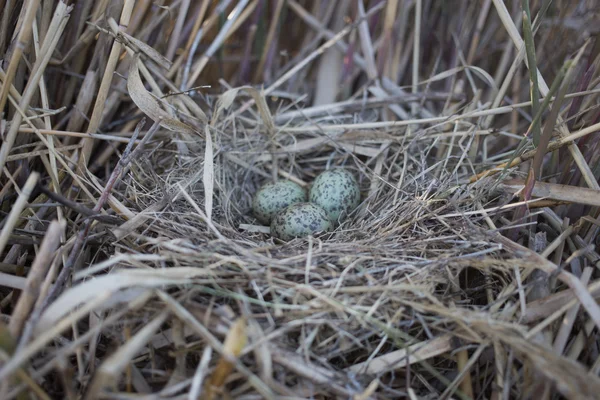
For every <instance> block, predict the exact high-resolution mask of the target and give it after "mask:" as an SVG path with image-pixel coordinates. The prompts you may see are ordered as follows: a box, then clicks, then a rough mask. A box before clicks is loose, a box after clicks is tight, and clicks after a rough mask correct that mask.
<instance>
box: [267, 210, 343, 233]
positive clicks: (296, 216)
mask: <svg viewBox="0 0 600 400" xmlns="http://www.w3.org/2000/svg"><path fill="white" fill-rule="evenodd" d="M332 227H333V225H332V223H331V221H330V220H329V218H328V217H327V213H326V212H325V210H323V209H322V208H321V207H319V206H317V205H316V204H312V203H298V204H293V205H291V206H289V207H288V208H286V209H285V210H283V211H281V212H280V213H279V214H277V215H276V216H275V218H273V222H271V235H273V236H275V237H277V238H279V239H282V240H291V239H293V238H295V237H304V236H308V235H314V234H315V233H318V232H327V231H329V230H331V228H332Z"/></svg>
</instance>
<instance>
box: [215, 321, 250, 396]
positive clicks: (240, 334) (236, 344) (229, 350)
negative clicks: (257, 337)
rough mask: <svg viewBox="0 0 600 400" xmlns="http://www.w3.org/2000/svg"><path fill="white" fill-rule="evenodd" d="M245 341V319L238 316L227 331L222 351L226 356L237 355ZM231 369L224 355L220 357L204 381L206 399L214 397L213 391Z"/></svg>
mask: <svg viewBox="0 0 600 400" xmlns="http://www.w3.org/2000/svg"><path fill="white" fill-rule="evenodd" d="M247 341H248V335H247V332H246V320H245V319H244V318H238V320H237V321H235V323H234V324H233V325H232V327H231V329H230V330H229V332H228V333H227V337H226V338H225V343H224V344H223V350H224V353H225V354H226V355H228V356H232V357H238V356H239V355H240V353H241V352H242V350H243V349H244V347H245V346H246V343H247ZM232 369H233V364H232V363H231V362H230V361H229V360H228V359H227V358H226V357H221V359H220V360H219V362H218V363H217V366H216V368H215V370H214V372H213V373H212V375H211V376H210V379H209V380H208V382H207V383H206V385H207V387H206V398H207V399H212V398H214V396H215V392H216V391H217V390H218V389H219V388H221V386H223V383H224V382H225V379H227V376H228V375H229V374H230V373H231V371H232Z"/></svg>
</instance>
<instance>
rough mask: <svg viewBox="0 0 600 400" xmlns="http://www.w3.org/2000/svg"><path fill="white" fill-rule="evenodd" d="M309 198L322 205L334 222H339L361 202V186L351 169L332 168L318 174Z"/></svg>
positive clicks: (312, 201)
mask: <svg viewBox="0 0 600 400" xmlns="http://www.w3.org/2000/svg"><path fill="white" fill-rule="evenodd" d="M309 200H310V202H311V203H314V204H317V205H319V206H321V207H322V208H323V209H324V210H325V211H326V212H327V215H328V216H329V219H330V220H331V221H332V222H334V223H338V222H340V221H342V220H343V219H344V218H346V217H347V216H348V214H349V213H350V212H352V211H353V210H354V209H355V208H356V207H357V206H358V204H359V203H360V188H359V186H358V182H357V181H356V179H355V178H354V175H352V174H351V173H350V172H349V171H347V170H345V169H340V168H336V169H331V170H328V171H325V172H323V173H321V174H320V175H319V176H317V178H316V179H315V181H314V183H313V186H312V187H311V189H310V194H309Z"/></svg>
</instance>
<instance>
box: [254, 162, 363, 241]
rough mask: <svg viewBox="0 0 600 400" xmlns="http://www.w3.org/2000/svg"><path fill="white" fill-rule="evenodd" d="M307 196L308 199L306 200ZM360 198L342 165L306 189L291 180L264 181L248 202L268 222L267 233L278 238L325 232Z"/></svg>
mask: <svg viewBox="0 0 600 400" xmlns="http://www.w3.org/2000/svg"><path fill="white" fill-rule="evenodd" d="M307 200H308V201H307ZM359 202H360V190H359V186H358V182H357V181H356V179H355V178H354V176H353V175H352V174H351V173H350V172H348V171H347V170H345V169H331V170H328V171H325V172H323V173H321V174H320V175H319V176H317V178H316V179H315V181H314V183H313V185H312V187H311V188H310V192H309V194H308V196H307V193H306V190H305V189H304V188H303V187H301V186H300V185H298V184H296V183H294V182H292V181H278V182H275V183H267V184H266V185H264V186H263V187H261V188H260V189H259V190H258V192H256V195H255V196H254V200H253V202H252V209H253V211H254V216H255V217H256V218H257V219H258V220H259V221H260V222H262V223H264V224H270V225H271V234H272V235H273V236H275V237H277V238H279V239H282V240H291V239H293V238H295V237H304V236H308V235H312V234H315V233H318V232H327V231H329V230H331V229H332V228H333V226H334V225H336V224H337V223H339V222H341V220H342V219H344V218H346V217H347V216H348V214H349V213H350V212H352V211H353V210H354V209H355V208H356V207H357V206H358V204H359Z"/></svg>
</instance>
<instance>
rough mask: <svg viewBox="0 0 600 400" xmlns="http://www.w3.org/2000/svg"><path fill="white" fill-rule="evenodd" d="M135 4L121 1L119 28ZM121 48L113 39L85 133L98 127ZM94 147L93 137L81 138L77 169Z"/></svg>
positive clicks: (122, 26)
mask: <svg viewBox="0 0 600 400" xmlns="http://www.w3.org/2000/svg"><path fill="white" fill-rule="evenodd" d="M134 5H135V0H125V1H124V3H123V10H122V11H121V19H120V20H119V28H120V29H126V28H127V25H128V24H129V19H130V18H131V13H132V11H133V6H134ZM122 50H123V48H122V44H121V43H120V42H119V41H118V40H114V41H113V44H112V48H111V49H110V55H109V56H108V61H107V62H106V68H105V69H104V75H102V81H101V82H100V88H99V89H98V93H97V94H96V102H95V103H94V109H93V111H92V116H91V117H90V122H89V124H88V128H87V130H86V133H88V134H91V133H96V132H97V131H98V128H100V122H101V121H102V113H103V111H104V106H105V104H106V99H107V97H108V93H109V91H110V86H111V83H112V81H113V77H114V76H113V74H114V72H115V69H116V67H117V62H118V61H119V57H120V56H121V51H122ZM93 147H94V141H93V139H83V149H82V150H81V157H80V159H79V169H80V171H83V170H84V169H85V167H86V166H87V164H88V163H89V158H90V155H91V154H92V149H93Z"/></svg>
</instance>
